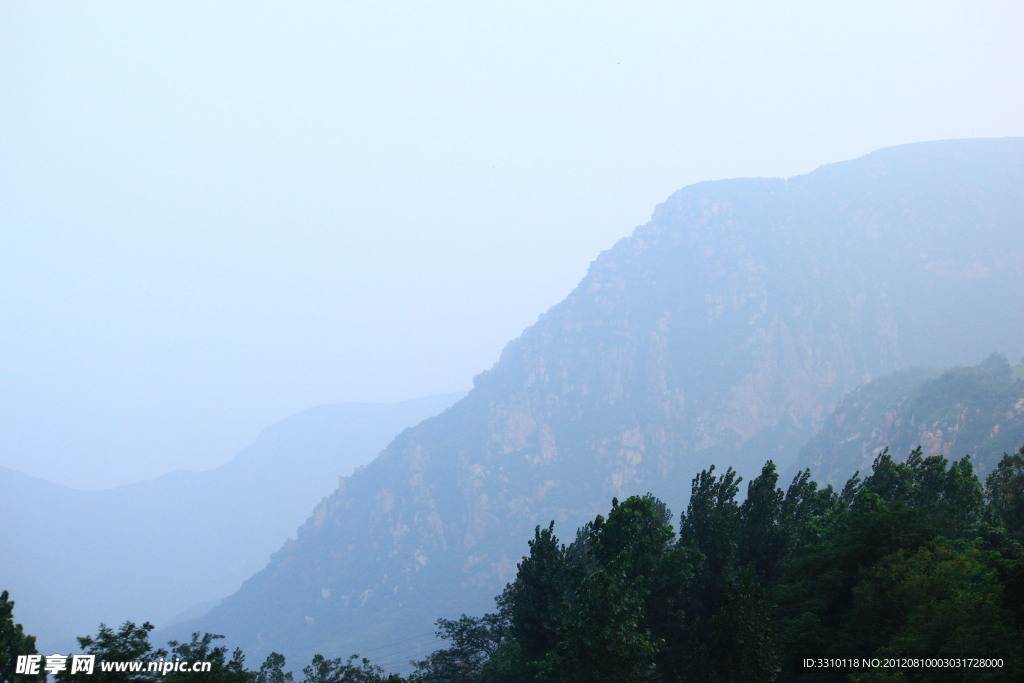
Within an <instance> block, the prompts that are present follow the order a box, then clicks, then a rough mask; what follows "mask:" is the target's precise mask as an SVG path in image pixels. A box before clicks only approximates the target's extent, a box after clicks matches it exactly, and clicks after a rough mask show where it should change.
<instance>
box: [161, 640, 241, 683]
mask: <svg viewBox="0 0 1024 683" xmlns="http://www.w3.org/2000/svg"><path fill="white" fill-rule="evenodd" d="M223 637H224V636H221V635H214V634H212V633H204V634H202V635H199V633H198V632H197V633H193V634H192V640H191V641H189V642H188V643H179V642H178V641H175V640H172V641H171V642H169V643H168V644H167V646H168V648H170V653H169V655H168V659H171V658H174V659H178V660H181V661H185V662H209V663H210V670H209V671H204V672H199V671H175V672H172V673H168V674H167V675H166V676H163V679H164V680H166V681H169V682H171V683H192V682H196V683H198V682H200V681H201V682H202V683H245V682H246V681H247V680H248V678H249V674H248V672H246V670H245V656H244V655H243V654H242V651H241V650H239V649H237V648H236V649H235V651H234V653H233V655H232V657H231V659H228V657H227V648H226V647H223V646H214V645H213V642H214V641H216V640H220V639H222V638H223Z"/></svg>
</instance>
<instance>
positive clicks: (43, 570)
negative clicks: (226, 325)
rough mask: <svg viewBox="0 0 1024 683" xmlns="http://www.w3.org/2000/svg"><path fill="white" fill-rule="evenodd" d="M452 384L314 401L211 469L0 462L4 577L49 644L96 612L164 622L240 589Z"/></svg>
mask: <svg viewBox="0 0 1024 683" xmlns="http://www.w3.org/2000/svg"><path fill="white" fill-rule="evenodd" d="M458 397H459V396H458V395H447V396H434V397H428V398H423V399H417V400H413V401H406V402H402V403H395V404H360V403H348V404H340V405H327V406H320V407H317V408H311V409H309V410H305V411H303V412H301V413H298V414H296V415H294V416H292V417H290V418H288V419H285V420H282V421H281V422H278V423H277V424H275V425H273V426H271V427H269V428H267V429H266V430H264V432H263V433H262V434H260V436H259V437H258V438H257V439H256V440H255V441H254V442H253V444H252V445H251V446H249V447H248V448H246V449H245V450H243V451H242V452H241V453H239V454H238V455H237V456H236V457H235V458H234V459H233V460H231V461H230V462H229V463H227V464H225V465H223V466H221V467H218V468H216V469H212V470H208V471H205V472H185V471H179V472H174V473H172V474H168V475H166V476H163V477H159V478H157V479H152V480H149V481H143V482H140V483H137V484H130V485H126V486H120V487H117V488H113V489H108V490H103V491H79V490H75V489H70V488H67V487H64V486H60V485H57V484H52V483H50V482H47V481H43V480H41V479H36V478H34V477H29V476H27V475H24V474H21V473H19V472H15V471H14V470H10V469H6V468H0V491H3V492H4V493H3V496H2V497H0V546H2V547H3V549H4V551H3V553H0V584H2V587H3V588H4V589H7V590H10V593H11V598H12V599H14V600H15V601H16V602H17V606H18V617H19V620H20V621H21V622H22V623H23V625H24V626H25V628H26V632H28V633H30V634H32V635H35V636H37V639H38V640H37V642H38V647H39V648H40V651H45V652H47V653H50V652H63V653H70V652H78V651H79V648H78V644H77V643H76V641H75V637H76V636H81V635H91V634H95V633H96V630H97V627H98V625H99V623H100V621H104V622H106V623H107V625H110V626H116V625H119V624H121V623H122V622H123V621H125V620H127V619H131V620H134V621H136V622H138V623H141V622H143V621H147V620H148V621H151V622H153V623H156V624H158V625H161V626H162V625H165V624H166V623H167V622H168V620H170V619H171V618H173V617H174V616H175V615H176V614H179V613H181V612H182V611H183V610H185V609H186V608H189V607H192V606H193V605H196V604H197V603H202V602H206V603H209V602H210V601H213V600H216V599H219V598H221V597H223V596H225V595H227V594H229V593H231V592H233V591H235V590H237V588H238V586H239V585H240V584H241V582H242V580H243V579H245V578H246V577H248V576H250V575H251V574H252V573H253V572H255V571H257V570H259V569H260V568H261V567H263V566H264V565H265V564H266V562H267V558H268V557H269V556H270V554H271V553H272V552H273V551H274V550H275V549H276V548H278V547H280V545H281V543H282V541H283V540H284V539H286V538H288V537H289V536H294V534H295V529H296V528H297V527H298V526H299V525H300V524H301V523H302V521H303V520H304V519H305V518H306V517H307V516H308V514H309V510H310V508H312V507H313V506H314V505H316V503H317V501H319V500H320V499H321V498H323V497H324V496H325V495H327V494H328V493H330V492H331V490H332V489H334V488H335V487H336V486H337V483H338V478H339V476H341V475H343V474H348V473H350V472H351V471H352V470H353V469H354V468H356V467H358V466H360V465H364V464H366V463H367V462H369V461H370V460H371V459H372V458H373V456H374V455H376V454H377V453H378V452H379V451H380V450H381V449H382V448H383V447H384V446H385V445H386V444H387V442H388V439H390V438H392V437H393V436H394V435H395V434H397V433H398V432H399V431H401V430H402V429H404V428H406V427H409V426H411V425H414V424H416V423H417V422H419V421H420V420H422V419H423V418H425V417H428V416H430V415H432V414H434V413H437V412H439V411H441V410H443V409H444V408H445V407H446V406H448V405H450V404H451V403H452V402H453V401H455V400H456V399H457V398H458ZM208 606H209V604H207V607H208Z"/></svg>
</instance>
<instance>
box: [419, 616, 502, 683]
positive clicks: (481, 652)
mask: <svg viewBox="0 0 1024 683" xmlns="http://www.w3.org/2000/svg"><path fill="white" fill-rule="evenodd" d="M435 623H436V624H437V637H438V638H442V639H444V640H446V641H448V642H449V643H451V646H450V647H448V648H445V649H443V650H437V651H435V652H433V653H431V654H430V656H428V657H427V658H426V659H424V660H422V661H419V662H416V663H415V664H416V672H415V674H416V676H417V678H418V679H421V680H423V681H445V682H447V681H451V682H452V683H471V682H475V681H479V680H481V675H482V672H483V668H484V664H486V663H487V661H488V660H489V659H490V658H491V656H492V655H493V654H494V653H495V651H497V649H498V646H499V645H500V644H501V642H502V639H503V637H504V634H505V631H506V629H507V625H506V623H505V620H504V618H503V617H502V616H501V615H498V614H487V615H485V616H483V617H481V618H475V617H469V616H466V615H465V614H463V615H462V616H460V617H459V618H458V619H438V620H437V621H436V622H435Z"/></svg>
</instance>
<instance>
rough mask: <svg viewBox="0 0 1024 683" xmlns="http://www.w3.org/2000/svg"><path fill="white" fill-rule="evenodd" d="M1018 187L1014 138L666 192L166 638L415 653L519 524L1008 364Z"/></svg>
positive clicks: (477, 604)
mask: <svg viewBox="0 0 1024 683" xmlns="http://www.w3.org/2000/svg"><path fill="white" fill-rule="evenodd" d="M1022 189H1024V140H1022V139H1019V138H1012V139H993V140H960V141H945V142H933V143H919V144H914V145H907V146H901V147H895V148H889V149H885V150H881V151H879V152H876V153H873V154H870V155H868V156H866V157H863V158H861V159H857V160H855V161H848V162H843V163H837V164H832V165H829V166H825V167H822V168H820V169H818V170H817V171H815V172H813V173H810V174H808V175H805V176H800V177H796V178H790V179H788V180H784V179H741V180H724V181H715V182H706V183H700V184H697V185H693V186H690V187H687V188H684V189H682V190H680V191H678V192H676V193H675V194H673V195H672V196H671V197H669V199H668V200H667V201H665V202H664V203H663V204H661V205H660V206H658V207H657V209H656V210H655V212H654V214H653V216H652V218H651V221H650V222H649V223H647V224H646V225H643V226H640V227H639V228H637V229H636V231H635V232H634V233H633V235H632V236H631V237H628V238H626V239H623V240H621V241H620V242H619V243H618V244H616V245H615V246H614V247H613V248H612V249H610V250H609V251H607V252H604V253H602V254H601V255H600V257H599V258H598V259H597V260H596V261H595V262H594V263H593V264H592V266H591V268H590V270H589V272H588V274H587V275H586V277H585V278H584V279H583V281H582V282H581V283H580V284H579V286H578V287H577V288H576V289H575V290H574V291H573V292H572V293H571V294H569V296H568V297H567V298H566V299H565V300H564V301H563V302H562V303H560V304H558V305H557V306H555V307H553V308H552V309H551V310H550V311H548V312H547V313H545V314H544V315H542V316H541V317H540V319H539V320H538V322H537V323H536V324H535V325H533V326H532V327H530V328H529V329H527V330H526V331H524V332H523V334H522V335H521V336H520V337H519V338H518V339H516V340H515V341H513V342H511V343H510V344H509V345H508V346H507V347H506V349H505V350H504V352H503V353H502V355H501V358H500V360H499V361H498V362H497V363H496V364H495V365H494V367H492V368H491V369H490V370H488V371H487V372H484V373H483V374H481V375H480V376H478V377H477V378H476V380H475V383H474V389H473V390H472V391H471V392H470V394H469V395H467V396H466V397H465V398H464V399H462V400H461V401H459V402H458V403H457V404H455V405H454V406H452V407H451V408H449V409H448V410H446V411H445V412H444V413H443V414H441V415H438V416H436V417H434V418H431V419H429V420H426V421H425V422H423V423H421V424H420V425H418V426H417V427H415V428H414V429H410V430H407V431H405V432H403V433H402V434H400V435H399V436H398V437H397V438H395V439H394V441H392V442H391V444H390V445H389V446H388V447H387V448H386V449H385V450H384V451H383V452H382V453H381V455H380V456H379V457H378V458H377V459H376V460H375V461H373V462H372V463H371V464H370V465H368V466H367V467H366V468H365V469H362V470H360V471H359V472H357V473H355V474H353V475H352V476H349V477H346V478H344V479H343V480H342V481H341V482H340V485H339V486H338V489H337V490H336V491H335V492H334V493H333V494H332V495H331V496H330V497H328V498H327V499H325V500H324V501H323V502H322V503H321V504H320V505H319V506H317V508H316V509H315V511H314V513H313V515H312V517H311V518H310V519H309V520H308V521H307V522H306V523H305V524H304V525H303V526H302V528H301V529H300V530H299V533H298V537H297V539H296V540H294V541H289V542H288V543H286V544H285V546H284V547H283V548H281V549H280V550H279V551H278V552H277V553H275V554H274V556H273V558H272V559H271V562H270V563H269V565H268V566H267V567H266V568H264V569H263V570H262V571H261V572H259V573H258V574H256V575H255V576H253V577H252V578H250V579H249V580H248V581H246V582H245V584H244V585H243V586H242V588H241V590H239V591H238V592H237V593H236V594H234V595H233V596H231V597H230V598H228V599H226V600H224V601H223V603H222V604H220V605H219V606H218V607H216V608H215V609H213V610H212V611H211V612H210V613H209V614H207V615H205V616H204V617H202V618H201V619H199V620H197V621H195V622H192V623H190V624H188V625H187V627H183V629H182V632H184V631H185V630H186V628H187V630H189V631H191V630H206V631H210V632H215V633H224V634H227V635H228V636H229V637H230V638H231V641H230V642H232V643H233V644H238V645H241V646H242V647H243V648H244V649H245V650H246V652H247V653H250V654H251V656H253V657H257V658H258V657H260V656H262V654H265V653H266V652H268V651H269V650H277V651H278V652H283V653H286V654H287V655H289V657H290V658H291V657H299V658H300V661H301V659H306V660H307V661H308V655H310V654H311V653H313V652H321V653H324V654H327V655H329V656H339V655H346V654H348V653H350V652H356V651H360V652H363V651H366V649H367V648H372V647H374V646H375V645H379V644H380V643H388V642H395V641H398V640H400V639H404V638H410V639H411V640H410V641H409V642H417V640H416V639H417V637H419V636H422V640H423V641H426V640H432V639H431V638H429V636H428V635H427V634H429V633H430V632H431V631H432V628H431V623H432V621H433V620H434V619H435V618H436V617H439V616H446V617H452V616H456V615H458V614H459V613H460V612H467V613H482V612H483V611H485V610H486V609H488V608H490V606H491V600H492V598H493V596H494V595H495V594H496V593H498V592H499V591H500V590H501V588H502V587H503V585H504V584H505V583H506V582H507V581H509V580H510V579H511V578H512V577H513V576H514V575H515V570H516V562H517V561H518V560H519V559H520V557H521V556H522V555H523V554H524V552H525V551H526V546H525V540H524V539H527V538H529V537H530V535H531V531H532V530H533V528H534V526H535V525H537V524H546V523H547V521H548V520H555V521H556V523H557V525H558V526H559V528H561V529H571V528H574V527H576V526H578V525H579V524H581V523H583V522H584V521H586V520H588V519H591V518H593V516H594V515H595V514H596V513H598V512H601V511H602V510H605V509H606V508H607V506H608V504H609V501H610V499H611V498H612V497H613V496H618V497H620V498H622V497H625V496H628V495H630V494H637V493H645V492H647V491H650V492H653V493H654V494H655V495H656V496H658V497H659V498H661V499H662V500H664V501H665V502H667V503H668V504H669V505H670V507H671V508H672V509H673V510H674V511H676V512H678V511H679V510H680V508H681V506H682V505H683V503H684V502H685V500H686V496H687V493H688V492H689V489H690V481H691V478H692V477H693V476H694V474H696V472H698V471H699V470H700V469H702V468H704V467H707V466H708V465H709V464H716V465H718V466H719V467H722V468H724V467H726V466H730V465H731V466H734V467H736V468H737V469H738V470H739V471H740V472H741V474H743V475H744V476H745V477H747V478H749V477H750V476H751V475H752V474H756V472H757V471H758V469H759V468H760V465H761V464H762V463H763V462H764V461H765V460H766V459H769V458H772V459H775V461H776V462H777V463H778V464H779V465H780V467H784V466H789V465H793V464H795V458H796V455H797V453H798V451H799V449H800V446H801V445H803V444H804V443H805V442H806V441H807V440H808V439H810V438H811V437H812V436H813V435H814V434H815V433H816V432H817V431H818V430H819V428H821V427H822V425H823V424H824V423H825V421H826V418H827V417H828V416H829V414H830V413H831V412H832V410H833V408H834V407H835V405H836V403H837V401H838V400H839V399H840V397H841V396H843V394H844V393H845V392H847V391H849V390H850V389H852V388H853V387H855V386H857V385H859V384H861V383H863V382H866V381H869V380H871V379H873V378H876V377H879V376H882V375H885V374H888V373H891V372H893V371H895V370H898V369H901V368H906V367H910V366H936V367H950V366H953V365H958V364H961V365H962V364H966V363H972V362H976V361H977V359H978V358H981V357H984V356H985V355H987V354H989V353H991V352H992V351H993V350H996V351H999V352H1001V353H1003V354H1006V355H1009V356H1012V357H1019V355H1020V354H1021V352H1022V350H1024V315H1022V314H1021V310H1020V305H1019V292H1020V291H1022V289H1024V266H1022V264H1024V258H1022V257H1024V230H1022V227H1024V226H1022V220H1024V219H1022V217H1024V192H1022Z"/></svg>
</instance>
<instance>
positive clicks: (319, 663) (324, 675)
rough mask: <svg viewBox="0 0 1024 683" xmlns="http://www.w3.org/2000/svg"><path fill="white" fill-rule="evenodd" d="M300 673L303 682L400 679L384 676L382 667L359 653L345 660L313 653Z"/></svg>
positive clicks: (379, 682) (360, 682) (376, 682)
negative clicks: (311, 659)
mask: <svg viewBox="0 0 1024 683" xmlns="http://www.w3.org/2000/svg"><path fill="white" fill-rule="evenodd" d="M302 673H303V675H305V677H306V679H305V683H391V682H392V681H393V682H394V683H398V682H399V681H401V680H402V679H401V678H399V677H398V676H394V675H392V676H387V677H385V675H384V669H382V668H381V667H379V666H376V665H374V664H371V663H370V660H369V659H366V658H365V657H363V658H360V657H359V655H351V656H350V657H349V658H348V660H347V661H342V660H341V659H340V658H338V659H327V658H325V657H324V656H323V655H320V654H318V655H314V656H313V661H312V662H311V663H310V665H309V666H307V667H304V668H303V669H302ZM426 680H429V679H426Z"/></svg>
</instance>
